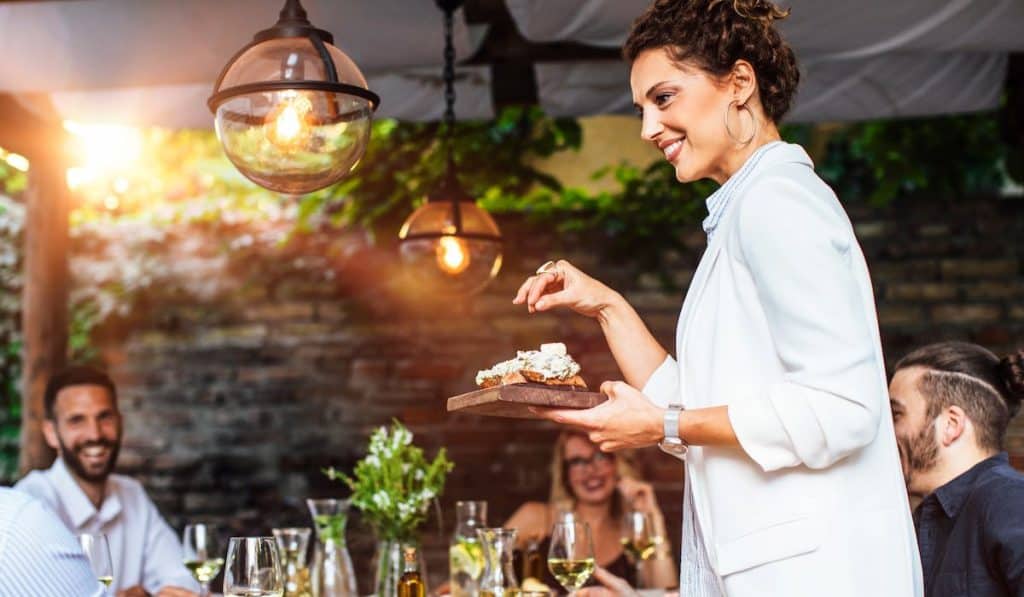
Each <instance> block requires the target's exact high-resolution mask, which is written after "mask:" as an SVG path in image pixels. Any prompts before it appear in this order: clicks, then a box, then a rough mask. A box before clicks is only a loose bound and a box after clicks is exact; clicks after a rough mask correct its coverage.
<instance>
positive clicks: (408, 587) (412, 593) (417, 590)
mask: <svg viewBox="0 0 1024 597" xmlns="http://www.w3.org/2000/svg"><path fill="white" fill-rule="evenodd" d="M404 556H405V565H404V567H403V569H404V572H402V578H400V579H399V580H398V597H426V595H427V587H426V585H425V584H424V583H423V577H422V576H421V575H420V566H419V562H417V558H416V548H415V547H406V548H405V554H404Z"/></svg>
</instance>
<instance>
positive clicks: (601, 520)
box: [504, 431, 679, 590]
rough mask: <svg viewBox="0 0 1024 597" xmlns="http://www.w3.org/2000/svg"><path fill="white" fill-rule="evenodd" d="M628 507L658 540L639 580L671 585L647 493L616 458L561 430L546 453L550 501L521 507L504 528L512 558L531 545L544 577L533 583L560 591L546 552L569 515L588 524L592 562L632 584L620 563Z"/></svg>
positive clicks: (667, 556) (656, 514) (660, 524)
mask: <svg viewBox="0 0 1024 597" xmlns="http://www.w3.org/2000/svg"><path fill="white" fill-rule="evenodd" d="M629 509H632V510H637V511H641V512H644V513H646V514H648V515H650V517H651V520H652V522H653V526H654V534H655V536H656V537H658V538H660V539H661V543H660V544H658V546H657V551H656V552H655V555H654V556H653V560H652V561H650V562H648V564H647V566H646V567H645V570H644V578H643V579H639V580H641V581H642V582H643V585H644V586H646V587H651V588H664V587H672V586H676V585H677V584H678V582H679V576H678V572H677V571H676V564H675V560H674V559H673V558H672V548H671V544H670V543H669V541H668V539H667V537H666V535H665V519H664V517H663V516H662V514H661V509H660V508H658V503H657V501H656V500H655V497H654V491H653V489H652V488H651V486H650V485H649V484H647V483H644V482H642V481H640V480H638V479H637V477H636V474H635V473H634V472H633V470H632V467H630V466H629V464H628V463H627V462H626V461H625V460H624V459H623V458H622V457H621V456H617V455H615V454H610V453H606V452H601V451H600V450H599V449H598V447H597V445H596V444H594V443H593V442H591V441H590V439H589V438H588V437H587V436H586V434H582V433H576V432H572V431H566V432H563V433H562V434H561V435H559V436H558V441H557V442H556V443H555V448H554V454H553V455H552V465H551V492H550V499H549V500H548V502H547V503H541V502H527V503H525V504H523V505H522V506H520V507H519V509H518V510H516V512H515V514H513V515H512V518H510V519H509V520H508V522H506V523H505V525H504V526H505V527H506V528H514V529H518V531H519V533H518V534H517V541H518V543H519V545H518V547H519V550H518V551H519V554H517V555H519V556H520V558H517V559H527V558H525V557H523V554H522V552H523V551H525V550H528V549H529V548H530V547H531V543H532V544H533V546H532V548H533V549H534V550H536V551H538V552H539V553H540V558H541V561H542V562H544V565H543V566H541V568H542V571H543V576H544V578H541V579H539V580H541V581H543V582H544V584H546V585H548V586H549V587H551V588H552V589H557V590H561V589H560V588H559V585H558V582H557V581H556V580H555V578H554V577H553V576H552V575H551V572H550V570H548V568H547V565H546V562H547V552H548V546H549V539H550V534H551V528H552V526H553V525H554V523H555V521H556V519H557V518H558V516H559V515H561V514H562V513H564V512H572V513H573V514H574V515H575V517H576V519H577V520H580V521H582V522H586V523H588V524H589V525H590V529H591V533H592V536H593V540H594V552H595V553H594V555H595V559H596V561H597V564H598V565H599V566H602V567H603V568H605V569H607V570H608V571H609V572H610V573H611V574H614V575H616V576H619V577H622V578H624V579H626V581H628V582H629V584H631V585H633V586H638V585H637V580H638V579H637V578H636V569H635V568H634V567H633V566H632V565H631V564H630V562H629V560H627V559H626V554H625V553H624V551H623V549H622V542H621V537H622V516H623V513H624V511H626V510H629ZM527 572H529V571H527ZM520 580H522V579H520ZM592 582H596V581H594V579H592ZM588 584H590V583H588Z"/></svg>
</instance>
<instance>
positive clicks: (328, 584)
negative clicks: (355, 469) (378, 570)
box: [306, 499, 358, 597]
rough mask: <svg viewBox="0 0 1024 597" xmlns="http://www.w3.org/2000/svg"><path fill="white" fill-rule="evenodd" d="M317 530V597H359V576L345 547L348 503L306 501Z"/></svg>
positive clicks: (314, 571) (314, 575) (314, 581)
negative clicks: (357, 585)
mask: <svg viewBox="0 0 1024 597" xmlns="http://www.w3.org/2000/svg"><path fill="white" fill-rule="evenodd" d="M306 505H307V506H308V507H309V513H310V514H311V515H312V516H313V524H314V526H315V528H316V539H317V542H316V548H315V549H314V551H313V564H312V566H311V567H310V573H309V579H310V583H311V588H312V594H313V597H356V595H358V593H357V592H356V575H355V572H354V571H353V569H352V558H351V556H349V553H348V547H347V546H346V545H345V523H346V522H347V520H348V507H349V501H348V500H335V499H326V500H306Z"/></svg>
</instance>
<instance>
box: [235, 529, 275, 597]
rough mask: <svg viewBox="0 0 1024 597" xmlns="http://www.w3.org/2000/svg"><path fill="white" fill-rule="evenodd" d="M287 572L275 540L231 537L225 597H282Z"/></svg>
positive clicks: (270, 538) (269, 538)
mask: <svg viewBox="0 0 1024 597" xmlns="http://www.w3.org/2000/svg"><path fill="white" fill-rule="evenodd" d="M283 594H284V573H283V572H282V571H281V560H280V559H279V557H278V552H277V544H276V543H275V542H274V538H273V537H232V538H231V540H230V541H229V542H228V557H227V565H226V566H225V567H224V597H282V595H283Z"/></svg>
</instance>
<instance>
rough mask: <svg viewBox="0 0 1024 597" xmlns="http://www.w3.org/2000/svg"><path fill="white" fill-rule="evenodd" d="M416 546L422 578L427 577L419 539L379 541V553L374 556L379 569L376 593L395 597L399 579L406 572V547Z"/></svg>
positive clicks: (382, 596) (376, 579) (376, 567)
mask: <svg viewBox="0 0 1024 597" xmlns="http://www.w3.org/2000/svg"><path fill="white" fill-rule="evenodd" d="M405 547H415V548H416V560H417V566H418V568H419V573H420V578H422V579H423V580H424V582H425V581H426V579H427V566H426V562H425V560H424V559H423V550H422V549H420V544H419V541H416V540H412V539H406V540H399V539H392V538H388V539H381V540H380V541H378V542H377V555H376V556H374V568H375V569H376V571H377V574H376V577H375V580H374V583H373V585H374V594H375V595H377V597H394V596H395V595H397V591H398V581H399V580H400V579H401V578H402V573H403V572H404V558H403V553H404V548H405Z"/></svg>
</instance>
